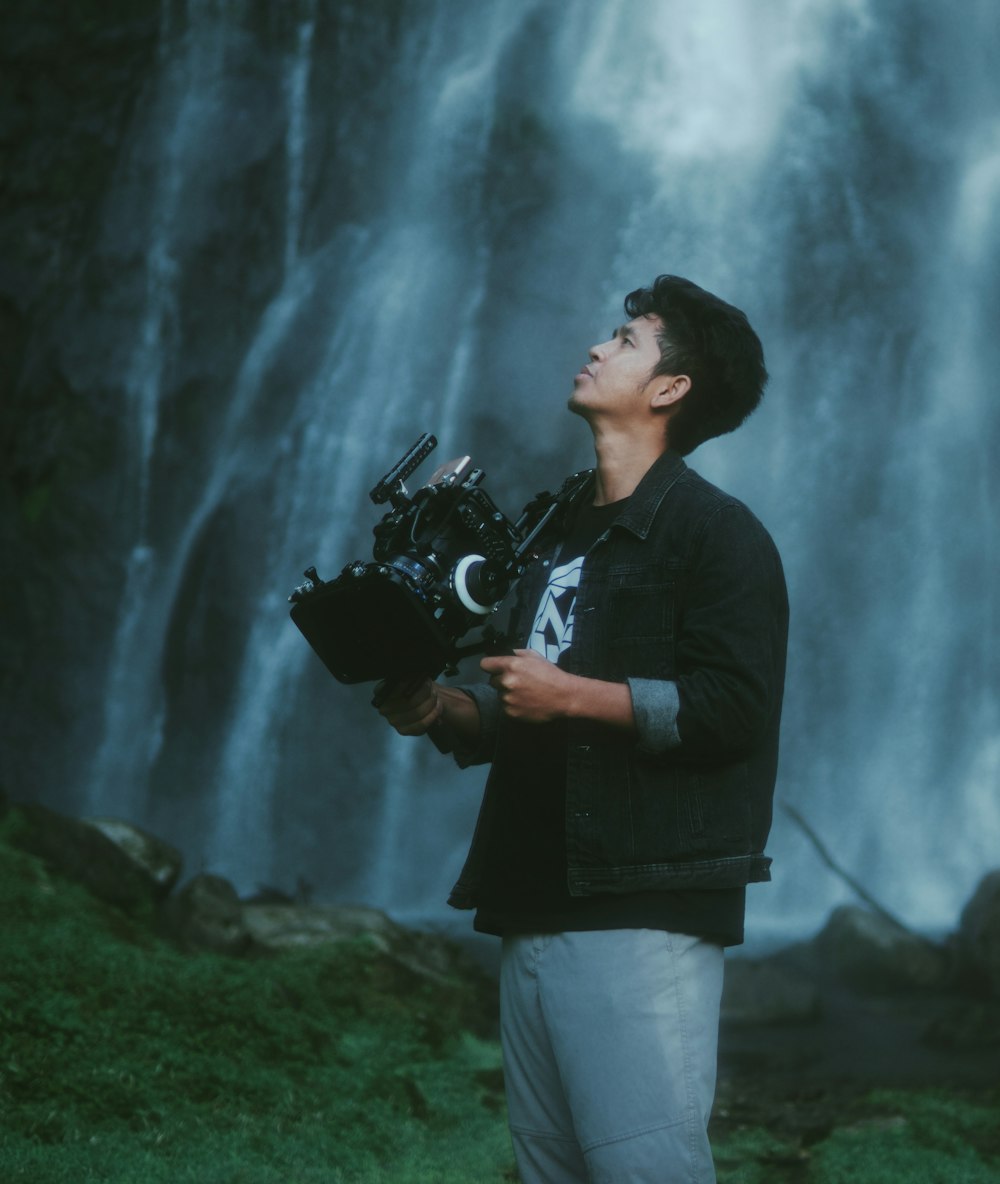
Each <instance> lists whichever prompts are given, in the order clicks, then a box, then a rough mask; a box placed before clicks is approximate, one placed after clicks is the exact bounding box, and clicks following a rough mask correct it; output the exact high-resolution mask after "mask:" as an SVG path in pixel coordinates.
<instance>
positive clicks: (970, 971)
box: [956, 870, 1000, 996]
mask: <svg viewBox="0 0 1000 1184" xmlns="http://www.w3.org/2000/svg"><path fill="white" fill-rule="evenodd" d="M956 945H957V949H958V957H959V963H960V965H961V967H962V971H963V974H964V976H965V977H966V978H967V979H968V980H969V981H971V982H972V983H973V984H974V985H975V986H977V987H979V988H980V989H985V991H986V992H988V993H989V994H992V995H996V996H1000V870H997V871H994V872H989V873H988V874H987V875H985V876H984V877H983V878H982V880H980V881H979V885H978V887H977V888H976V890H975V892H974V893H973V894H972V897H971V898H970V900H969V903H968V904H967V905H966V906H965V908H964V909H963V910H962V916H961V919H960V920H959V925H958V933H957V935H956Z"/></svg>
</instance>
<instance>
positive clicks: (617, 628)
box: [608, 576, 674, 644]
mask: <svg viewBox="0 0 1000 1184" xmlns="http://www.w3.org/2000/svg"><path fill="white" fill-rule="evenodd" d="M608 626H609V630H608V632H609V636H610V638H611V641H612V643H613V644H617V643H619V642H630V641H669V640H672V639H673V636H674V585H673V583H672V582H668V581H662V580H661V581H659V582H657V583H652V582H651V581H650V579H649V577H648V576H646V577H645V578H643V577H642V576H639V577H633V578H629V577H619V578H618V579H616V580H615V581H614V583H612V585H611V588H610V593H609V601H608Z"/></svg>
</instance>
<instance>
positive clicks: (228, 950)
mask: <svg viewBox="0 0 1000 1184" xmlns="http://www.w3.org/2000/svg"><path fill="white" fill-rule="evenodd" d="M162 917H163V921H164V924H165V926H166V929H167V931H168V932H169V933H170V935H171V936H172V937H173V938H174V939H175V940H176V941H178V942H179V943H180V944H181V945H182V946H184V947H185V948H186V949H191V950H213V951H214V952H215V953H217V954H242V953H245V952H246V951H247V950H248V949H249V948H250V945H251V938H250V933H249V931H248V929H247V926H246V923H245V921H244V919H243V905H242V904H241V903H240V898H239V897H238V896H237V895H236V889H235V888H234V887H233V886H232V884H230V883H229V881H228V880H224V879H223V878H222V877H221V876H213V875H208V874H202V875H198V876H195V877H193V879H190V880H188V882H187V883H186V884H185V885H184V887H183V888H182V889H181V890H180V892H178V893H177V894H176V895H175V896H172V897H171V898H170V900H168V901H167V903H166V905H165V906H164V909H163V913H162Z"/></svg>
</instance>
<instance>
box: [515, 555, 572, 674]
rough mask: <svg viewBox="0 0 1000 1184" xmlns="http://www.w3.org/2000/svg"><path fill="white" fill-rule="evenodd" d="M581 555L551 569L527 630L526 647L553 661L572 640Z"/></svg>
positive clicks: (567, 647)
mask: <svg viewBox="0 0 1000 1184" xmlns="http://www.w3.org/2000/svg"><path fill="white" fill-rule="evenodd" d="M582 568H583V556H582V555H581V556H579V558H577V559H573V560H571V561H570V562H569V563H563V564H560V566H559V567H556V568H553V569H552V575H551V576H549V584H548V587H547V588H546V589H545V591H544V592H543V593H542V600H541V603H540V604H539V606H538V612H537V613H536V614H535V623H534V625H532V627H531V633H529V634H528V649H529V650H535V652H536V653H539V654H541V655H542V657H543V658H548V660H549V661H550V662H556V661H558V659H559V655H560V654H561V653H563V652H564V651H565V650H568V649H569V647H570V643H571V642H572V640H573V616H574V606H575V604H576V590H577V587H578V585H579V583H580V571H581V569H582Z"/></svg>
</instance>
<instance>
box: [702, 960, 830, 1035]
mask: <svg viewBox="0 0 1000 1184" xmlns="http://www.w3.org/2000/svg"><path fill="white" fill-rule="evenodd" d="M822 1010H823V1004H822V1000H821V997H820V992H819V990H818V988H817V986H816V984H815V983H814V982H813V981H812V980H811V979H810V978H809V977H808V976H807V975H805V974H803V973H801V972H799V971H797V970H795V969H794V968H790V967H787V966H784V965H782V964H781V963H780V962H779V961H776V960H774V959H770V958H761V959H754V958H730V959H728V960H727V961H726V978H725V985H724V987H723V990H722V1021H723V1023H730V1024H777V1023H810V1022H812V1021H813V1020H817V1019H819V1017H820V1015H821V1014H822Z"/></svg>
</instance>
